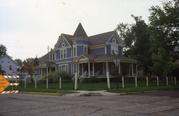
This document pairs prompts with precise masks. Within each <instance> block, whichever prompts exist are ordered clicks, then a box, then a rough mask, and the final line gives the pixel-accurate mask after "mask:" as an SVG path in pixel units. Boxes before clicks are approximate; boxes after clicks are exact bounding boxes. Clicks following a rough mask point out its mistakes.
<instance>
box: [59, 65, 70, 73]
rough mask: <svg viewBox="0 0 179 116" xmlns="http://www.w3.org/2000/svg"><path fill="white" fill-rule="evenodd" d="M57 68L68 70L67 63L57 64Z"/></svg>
mask: <svg viewBox="0 0 179 116" xmlns="http://www.w3.org/2000/svg"><path fill="white" fill-rule="evenodd" d="M59 70H60V71H65V72H68V64H62V65H59Z"/></svg>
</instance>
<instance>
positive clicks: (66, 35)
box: [62, 33, 73, 45]
mask: <svg viewBox="0 0 179 116" xmlns="http://www.w3.org/2000/svg"><path fill="white" fill-rule="evenodd" d="M62 35H63V36H64V37H65V38H66V39H67V41H68V42H69V43H70V44H71V45H72V43H73V41H72V38H73V36H72V35H69V34H64V33H63V34H62Z"/></svg>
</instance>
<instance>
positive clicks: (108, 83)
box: [107, 72, 111, 89]
mask: <svg viewBox="0 0 179 116" xmlns="http://www.w3.org/2000/svg"><path fill="white" fill-rule="evenodd" d="M107 86H108V89H110V88H111V86H110V78H109V72H107Z"/></svg>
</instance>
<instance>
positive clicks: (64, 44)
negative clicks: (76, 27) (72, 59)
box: [55, 35, 71, 49]
mask: <svg viewBox="0 0 179 116" xmlns="http://www.w3.org/2000/svg"><path fill="white" fill-rule="evenodd" d="M63 47H65V48H69V47H71V45H70V43H69V42H68V40H67V38H65V37H64V36H63V35H61V36H60V37H59V39H58V41H57V43H56V45H55V49H60V48H63Z"/></svg>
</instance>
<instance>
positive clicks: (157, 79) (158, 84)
mask: <svg viewBox="0 0 179 116" xmlns="http://www.w3.org/2000/svg"><path fill="white" fill-rule="evenodd" d="M157 86H159V77H158V76H157Z"/></svg>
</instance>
